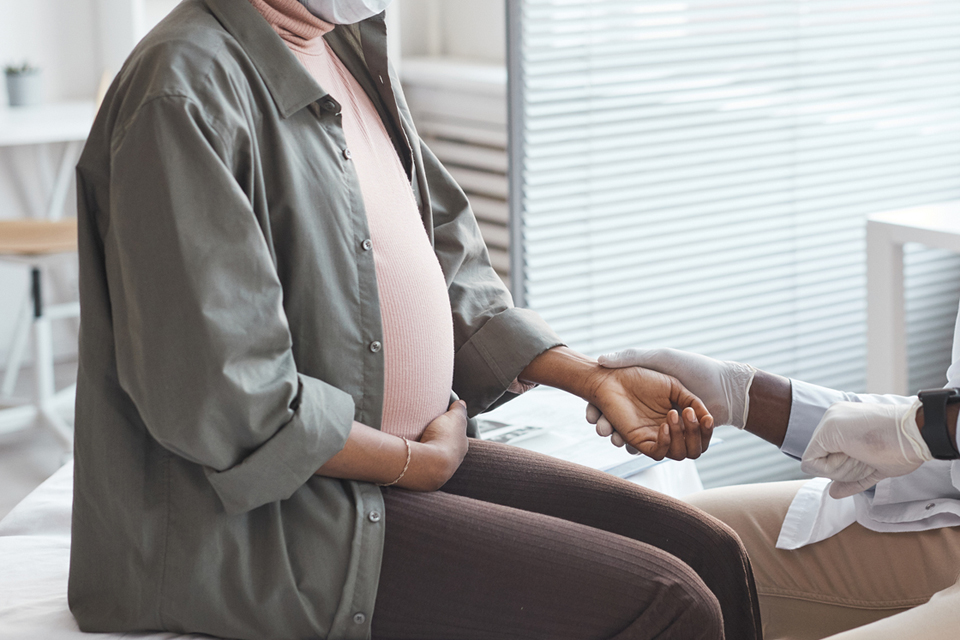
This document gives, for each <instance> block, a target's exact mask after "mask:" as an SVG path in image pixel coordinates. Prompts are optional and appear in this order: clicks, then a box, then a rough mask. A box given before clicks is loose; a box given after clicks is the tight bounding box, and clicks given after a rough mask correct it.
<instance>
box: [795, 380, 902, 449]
mask: <svg viewBox="0 0 960 640" xmlns="http://www.w3.org/2000/svg"><path fill="white" fill-rule="evenodd" d="M790 383H791V387H792V392H791V393H792V396H793V398H792V405H791V407H790V419H789V421H788V422H787V433H786V435H785V436H784V439H783V444H782V445H781V446H780V451H782V452H783V453H785V454H787V455H788V456H790V457H791V458H796V459H797V460H799V459H800V458H801V457H802V456H803V452H804V450H806V448H807V445H808V444H810V439H811V438H813V432H814V431H815V430H816V428H817V425H818V424H820V419H821V418H823V414H824V413H826V412H827V409H829V408H830V405H832V404H833V403H834V402H870V403H880V404H909V403H910V402H912V401H913V399H912V398H907V397H904V396H895V395H873V394H866V393H849V392H846V391H837V390H835V389H828V388H827V387H821V386H818V385H815V384H810V383H809V382H803V381H802V380H791V381H790Z"/></svg>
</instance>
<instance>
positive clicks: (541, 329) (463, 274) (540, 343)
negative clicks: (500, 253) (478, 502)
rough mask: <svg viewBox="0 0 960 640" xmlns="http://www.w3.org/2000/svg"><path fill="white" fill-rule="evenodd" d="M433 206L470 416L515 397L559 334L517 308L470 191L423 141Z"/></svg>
mask: <svg viewBox="0 0 960 640" xmlns="http://www.w3.org/2000/svg"><path fill="white" fill-rule="evenodd" d="M421 152H422V154H423V165H424V171H425V173H426V177H427V184H428V186H429V191H430V202H431V206H432V209H433V234H434V250H435V251H436V254H437V258H438V259H439V260H440V266H441V268H442V269H443V272H444V276H445V277H446V280H447V288H448V291H449V293H450V304H451V307H452V310H453V324H454V338H455V343H456V349H457V352H456V357H455V360H454V374H453V390H454V391H455V392H456V393H457V395H458V396H459V397H460V398H462V399H463V400H465V401H466V403H467V407H468V409H469V412H470V415H471V416H473V415H476V414H478V413H480V412H482V411H486V410H487V409H488V408H490V407H492V406H493V405H494V404H495V403H497V401H498V400H500V399H501V398H503V397H504V396H505V394H506V396H507V397H512V396H514V395H515V394H513V393H509V392H507V389H508V388H509V387H510V386H511V385H512V384H513V382H514V381H515V380H516V379H517V376H519V375H520V372H522V371H523V370H524V369H525V368H526V366H527V365H528V364H530V362H531V361H533V359H534V358H536V357H537V356H538V355H540V354H541V353H543V352H544V351H546V350H547V349H550V348H552V347H556V346H559V345H561V344H563V341H562V340H560V337H559V336H557V334H556V333H554V331H553V330H552V329H551V328H550V326H549V325H548V324H547V323H546V322H545V321H544V320H543V319H542V318H541V317H540V315H539V314H537V313H536V312H534V311H531V310H530V309H521V308H517V307H514V306H513V298H512V297H511V296H510V292H509V291H507V289H506V287H504V286H503V282H502V281H501V280H500V277H499V276H498V275H497V273H496V271H494V269H493V267H492V266H491V265H490V256H489V254H488V252H487V247H486V245H485V244H484V242H483V237H482V236H481V234H480V228H479V227H478V226H477V221H476V218H475V217H474V215H473V211H472V210H471V208H470V203H469V202H468V201H467V198H466V196H465V195H464V193H463V191H462V190H461V189H460V187H459V186H457V183H456V181H455V180H454V179H453V178H452V177H451V176H450V174H449V173H448V172H447V171H446V170H445V169H444V168H443V166H442V165H441V163H440V161H439V160H437V158H436V156H434V155H433V153H432V152H431V151H430V149H429V148H427V146H426V145H423V144H421Z"/></svg>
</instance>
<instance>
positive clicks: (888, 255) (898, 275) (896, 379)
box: [867, 222, 908, 394]
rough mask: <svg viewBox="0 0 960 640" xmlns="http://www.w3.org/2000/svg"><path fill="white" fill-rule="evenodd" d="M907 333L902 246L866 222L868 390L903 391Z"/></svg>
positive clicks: (874, 224)
mask: <svg viewBox="0 0 960 640" xmlns="http://www.w3.org/2000/svg"><path fill="white" fill-rule="evenodd" d="M907 372H908V368H907V333H906V311H905V308H904V295H903V245H902V244H899V243H896V242H894V240H893V238H892V237H891V235H890V233H889V232H888V231H887V230H886V228H885V227H884V225H882V224H877V223H874V222H868V223H867V391H868V392H870V393H895V394H906V393H907V392H908V390H907Z"/></svg>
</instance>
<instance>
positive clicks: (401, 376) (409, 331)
mask: <svg viewBox="0 0 960 640" xmlns="http://www.w3.org/2000/svg"><path fill="white" fill-rule="evenodd" d="M428 257H429V258H430V259H431V260H432V263H433V264H427V265H421V268H420V269H411V270H409V271H407V272H406V274H407V275H409V273H411V272H413V273H417V274H418V275H419V277H417V278H415V279H414V280H415V282H416V286H414V287H411V286H410V282H409V280H407V282H405V283H398V282H390V281H389V279H390V278H391V277H397V276H400V277H401V278H402V277H403V274H397V273H394V274H390V275H386V274H384V276H385V278H384V279H383V280H381V282H380V286H379V289H380V290H381V292H382V293H381V302H380V306H381V310H380V311H381V318H382V325H383V354H384V389H383V392H384V393H383V419H382V422H381V425H380V428H381V430H382V431H384V432H385V433H392V434H394V435H398V436H404V437H406V438H409V439H411V440H419V439H420V436H421V435H422V434H423V430H424V429H425V428H426V427H427V425H428V424H430V422H431V421H432V420H433V419H435V418H436V417H438V416H440V415H441V414H443V413H444V412H445V411H446V410H447V406H448V403H449V402H450V393H451V388H452V386H453V357H454V346H453V316H452V313H451V311H450V299H449V298H448V296H447V289H446V283H445V281H444V279H443V274H442V273H441V271H440V266H439V264H437V262H436V258H435V257H434V256H433V254H432V252H430V254H428ZM409 260H410V256H409V254H408V256H407V261H408V263H409ZM409 266H412V265H409V264H408V267H409ZM379 275H380V274H379V273H378V276H379ZM404 279H406V278H404ZM388 290H389V293H388V294H387V295H386V296H384V295H383V293H387V291H388ZM400 292H404V293H402V294H401V293H400Z"/></svg>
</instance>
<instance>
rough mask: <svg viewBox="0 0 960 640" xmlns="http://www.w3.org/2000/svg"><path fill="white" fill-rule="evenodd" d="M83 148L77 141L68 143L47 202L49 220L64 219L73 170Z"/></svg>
mask: <svg viewBox="0 0 960 640" xmlns="http://www.w3.org/2000/svg"><path fill="white" fill-rule="evenodd" d="M81 148H82V146H81V143H80V142H77V141H72V142H68V143H67V144H66V145H65V146H64V149H63V156H61V158H60V168H59V169H57V177H56V178H55V179H54V181H53V189H51V191H50V199H49V200H48V201H47V220H59V219H60V218H62V217H63V207H64V205H65V204H66V202H67V190H68V189H69V188H70V180H71V179H72V178H73V169H74V166H75V165H76V164H77V158H78V157H79V155H80V150H81Z"/></svg>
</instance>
